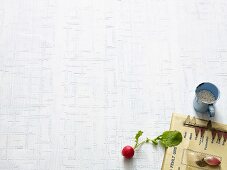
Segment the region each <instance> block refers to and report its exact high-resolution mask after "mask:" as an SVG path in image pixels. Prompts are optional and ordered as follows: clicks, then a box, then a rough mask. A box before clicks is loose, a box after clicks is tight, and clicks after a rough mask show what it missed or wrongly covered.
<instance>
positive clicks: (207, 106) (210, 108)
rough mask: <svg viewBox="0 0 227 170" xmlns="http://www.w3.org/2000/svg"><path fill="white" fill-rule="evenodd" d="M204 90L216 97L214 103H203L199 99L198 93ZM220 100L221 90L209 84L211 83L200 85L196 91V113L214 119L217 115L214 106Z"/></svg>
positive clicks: (194, 104)
mask: <svg viewBox="0 0 227 170" xmlns="http://www.w3.org/2000/svg"><path fill="white" fill-rule="evenodd" d="M202 90H206V91H209V92H211V93H212V94H213V95H214V97H215V100H214V101H212V102H204V101H202V100H201V99H200V98H199V97H198V93H199V92H200V91H202ZM218 98H219V90H218V88H217V87H216V86H215V85H214V84H212V83H209V82H204V83H201V84H200V85H198V86H197V87H196V90H195V99H194V102H193V106H194V109H195V111H197V112H199V113H208V114H209V115H210V117H214V115H215V108H214V104H215V102H216V101H217V100H218Z"/></svg>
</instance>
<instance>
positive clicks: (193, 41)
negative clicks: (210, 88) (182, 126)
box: [0, 0, 227, 170]
mask: <svg viewBox="0 0 227 170" xmlns="http://www.w3.org/2000/svg"><path fill="white" fill-rule="evenodd" d="M226 8H227V2H226V1H225V0H219V1H213V0H185V1H181V0H173V1H169V0H20V1H19V0H1V1H0V170H77V169H79V170H91V169H92V170H102V169H104V170H121V169H123V170H148V169H154V170H159V169H160V168H161V164H162V159H163V149H162V148H160V147H157V148H156V147H153V146H152V145H145V146H143V147H142V148H141V149H140V150H139V151H138V152H137V153H136V155H135V157H134V158H133V160H131V161H125V160H124V159H123V158H122V156H121V154H120V152H121V148H122V147H123V146H124V145H126V144H132V142H133V138H132V137H133V136H134V135H135V133H136V132H137V131H138V130H140V129H141V130H143V131H145V133H144V135H145V136H146V135H148V136H151V137H154V136H156V135H158V134H160V133H161V132H162V131H164V130H167V129H168V128H169V121H170V118H171V113H172V112H179V113H185V114H192V115H193V114H195V113H194V111H193V108H192V100H193V97H194V89H195V87H196V85H198V84H199V83H201V82H203V81H210V82H213V83H215V84H216V85H217V86H218V87H219V88H220V91H221V98H220V100H219V101H218V103H217V105H216V108H217V113H216V114H217V115H216V117H215V119H216V120H218V121H220V122H224V123H227V113H226V110H227V104H226V101H227V88H226V87H227V38H226V37H227V10H226Z"/></svg>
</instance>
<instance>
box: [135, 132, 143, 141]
mask: <svg viewBox="0 0 227 170" xmlns="http://www.w3.org/2000/svg"><path fill="white" fill-rule="evenodd" d="M142 135H143V131H141V130H139V131H138V132H137V134H136V136H135V142H136V143H138V141H139V138H140V136H142Z"/></svg>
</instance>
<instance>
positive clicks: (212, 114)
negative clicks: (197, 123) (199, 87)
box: [208, 104, 215, 117]
mask: <svg viewBox="0 0 227 170" xmlns="http://www.w3.org/2000/svg"><path fill="white" fill-rule="evenodd" d="M208 111H209V114H210V117H214V115H215V109H214V105H213V104H210V105H209V106H208Z"/></svg>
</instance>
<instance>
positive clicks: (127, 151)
mask: <svg viewBox="0 0 227 170" xmlns="http://www.w3.org/2000/svg"><path fill="white" fill-rule="evenodd" d="M121 153H122V155H123V156H124V157H125V158H127V159H130V158H132V157H133V155H134V148H133V147H131V146H129V145H127V146H125V147H124V148H123V149H122V151H121Z"/></svg>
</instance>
